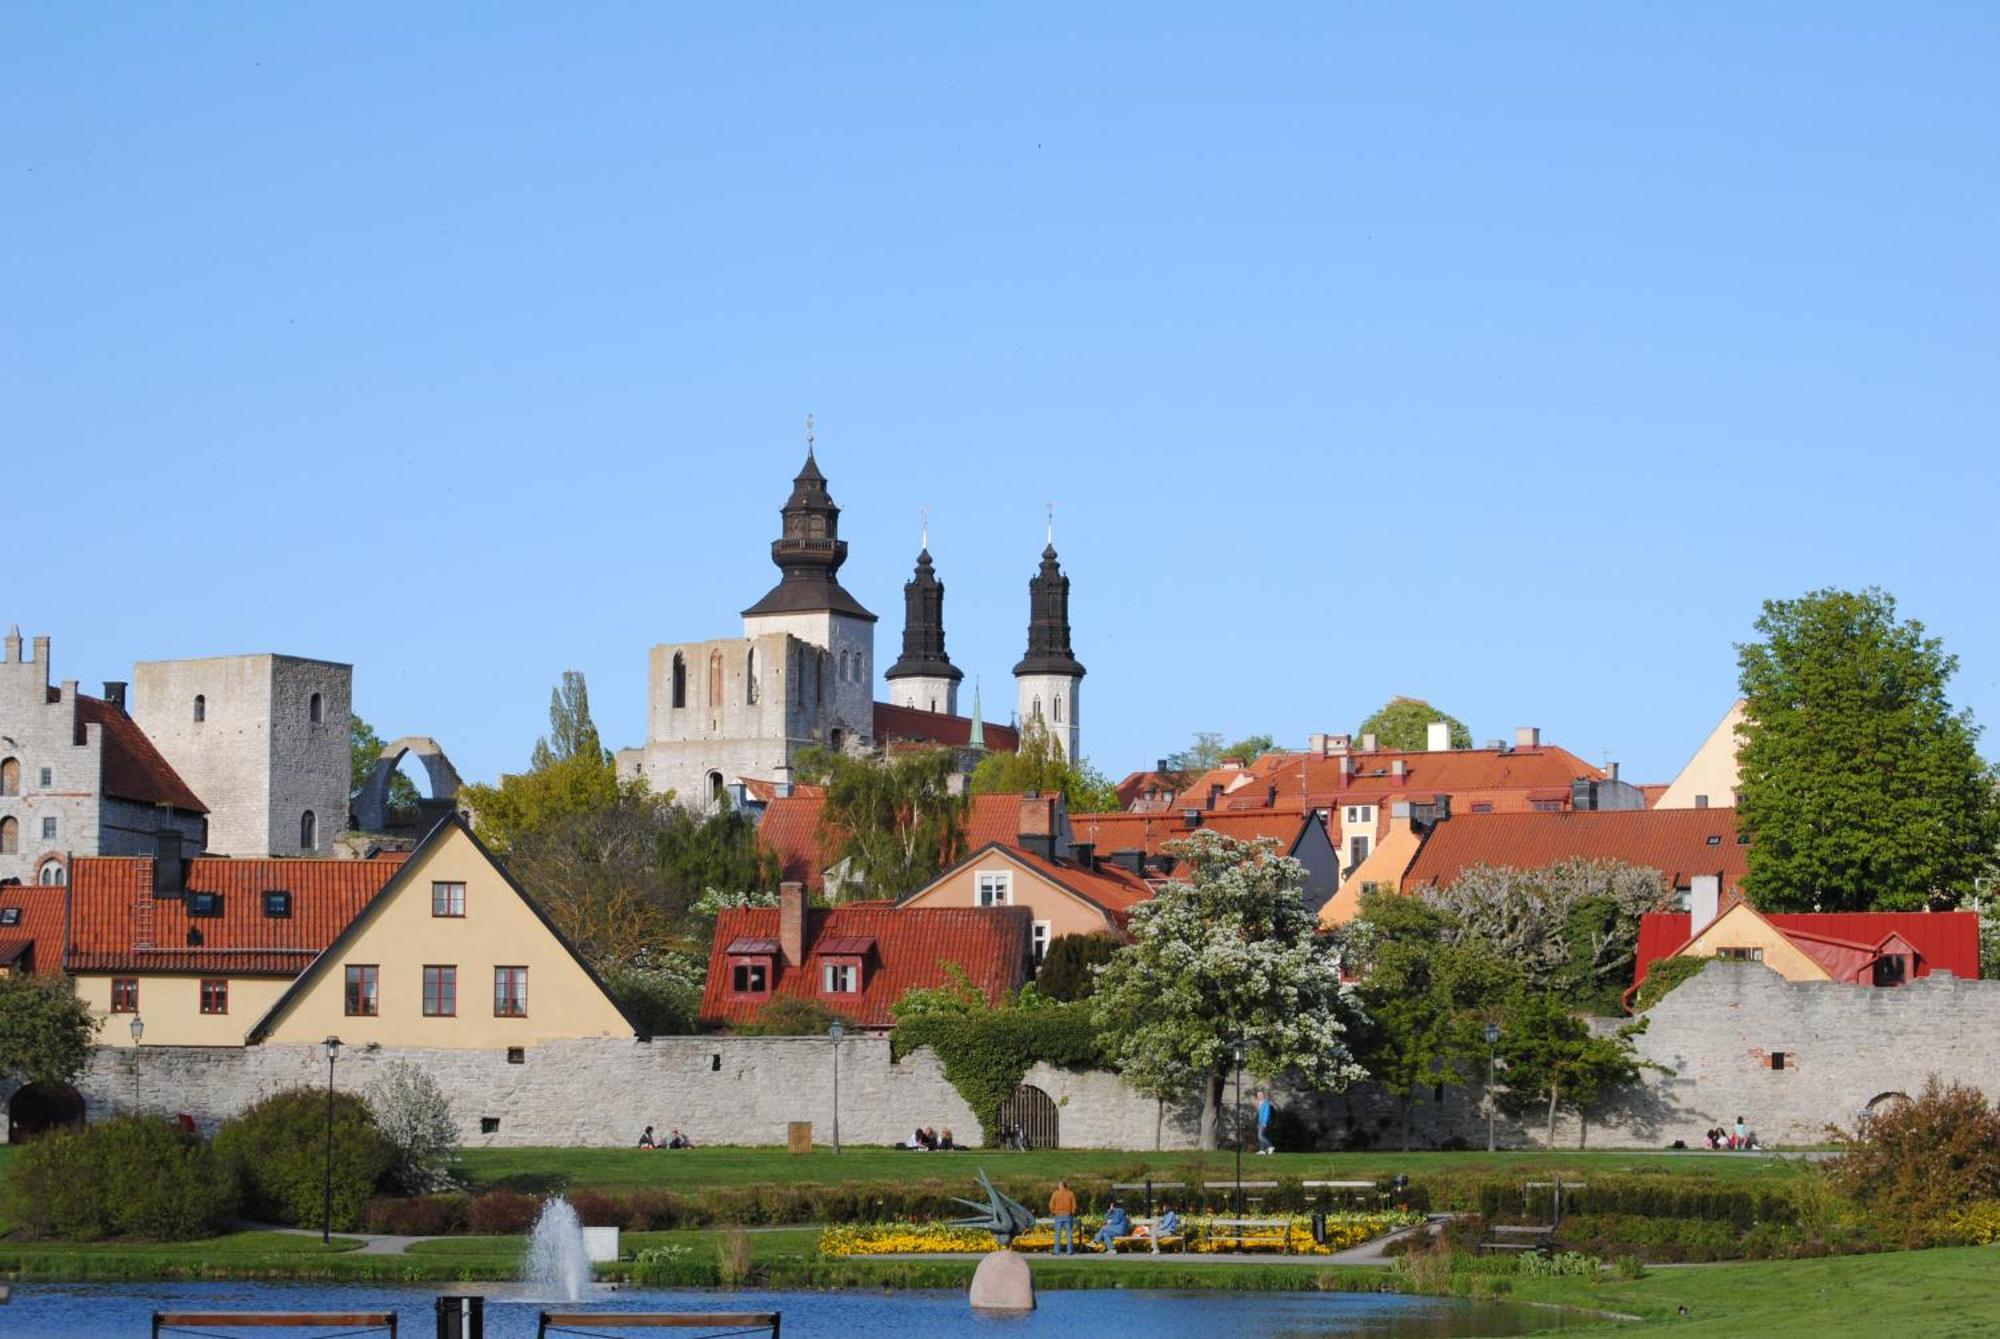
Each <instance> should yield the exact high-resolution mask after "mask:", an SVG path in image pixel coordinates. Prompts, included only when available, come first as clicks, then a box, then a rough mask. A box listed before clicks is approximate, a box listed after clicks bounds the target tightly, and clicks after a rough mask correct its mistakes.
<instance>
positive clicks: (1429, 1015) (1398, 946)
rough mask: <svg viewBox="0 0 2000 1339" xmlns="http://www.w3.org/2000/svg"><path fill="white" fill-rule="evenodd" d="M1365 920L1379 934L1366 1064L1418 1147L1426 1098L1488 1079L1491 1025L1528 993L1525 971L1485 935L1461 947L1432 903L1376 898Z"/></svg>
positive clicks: (1361, 1032) (1360, 1042)
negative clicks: (1420, 1097)
mask: <svg viewBox="0 0 2000 1339" xmlns="http://www.w3.org/2000/svg"><path fill="white" fill-rule="evenodd" d="M1360 920H1361V921H1362V922H1365V923H1366V925H1367V926H1368V928H1369V930H1370V931H1371V932H1372V935H1373V946H1372V951H1371V952H1370V954H1369V958H1370V961H1369V963H1368V972H1367V975H1366V977H1365V978H1364V980H1363V983H1362V985H1361V988H1360V992H1359V994H1360V997H1361V1005H1362V1008H1363V1009H1364V1010H1365V1011H1366V1013H1367V1022H1366V1023H1365V1024H1364V1025H1363V1026H1361V1027H1360V1028H1359V1029H1358V1030H1357V1032H1356V1041H1355V1049H1356V1054H1357V1058H1358V1059H1359V1060H1360V1062H1361V1063H1362V1065H1363V1066H1365V1067H1366V1068H1367V1070H1368V1074H1369V1077H1370V1078H1372V1079H1374V1080H1375V1082H1376V1083H1378V1084H1380V1085H1381V1086H1382V1087H1383V1089H1384V1090H1386V1091H1387V1092H1389V1093H1390V1094H1392V1095H1393V1096H1395V1097H1396V1099H1397V1100H1398V1102H1399V1103H1400V1104H1401V1106H1402V1114H1403V1147H1404V1149H1406V1150H1407V1149H1408V1148H1409V1147H1410V1124H1411V1118H1412V1115H1413V1109H1414V1107H1415V1103H1416V1095H1417V1094H1418V1093H1419V1092H1421V1091H1423V1090H1424V1089H1426V1088H1433V1087H1436V1086H1437V1085H1439V1084H1445V1083H1451V1084H1463V1083H1467V1082H1470V1081H1473V1080H1474V1079H1476V1078H1478V1077H1480V1075H1481V1065H1480V1062H1481V1061H1482V1060H1483V1058H1484V1057H1485V1055H1486V1041H1485V1037H1484V1033H1483V1028H1484V1026H1485V1024H1486V1023H1488V1022H1490V1021H1496V1020H1497V1018H1498V1016H1499V1011H1500V1010H1501V1008H1502V1007H1503V1006H1504V1004H1505V1003H1506V1001H1507V1000H1509V999H1511V998H1512V997H1513V996H1514V995H1516V994H1518V993H1519V992H1520V990H1521V988H1522V984H1523V983H1522V977H1521V969H1520V968H1519V967H1518V966H1516V965H1515V963H1514V962H1513V961H1511V960H1509V959H1508V958H1506V957H1504V956H1502V955H1501V954H1499V953H1497V952H1495V951H1494V950H1493V949H1492V948H1491V947H1489V946H1488V945H1487V944H1485V943H1483V942H1482V941H1480V940H1478V939H1476V938H1464V939H1460V940H1457V941H1456V942H1454V940H1453V939H1452V938H1451V937H1450V936H1449V935H1448V933H1447V932H1448V930H1449V929H1450V928H1451V926H1450V917H1449V915H1448V914H1446V913H1445V912H1443V911H1441V910H1440V909H1438V908H1437V907H1434V906H1431V905H1428V904H1426V903H1425V902H1424V901H1423V900H1422V899H1420V898H1415V897H1404V896H1402V895H1401V894H1397V893H1369V894H1367V895H1366V896H1364V897H1363V898H1362V900H1361V916H1360Z"/></svg>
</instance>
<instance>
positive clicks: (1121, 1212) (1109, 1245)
mask: <svg viewBox="0 0 2000 1339" xmlns="http://www.w3.org/2000/svg"><path fill="white" fill-rule="evenodd" d="M1131 1235H1132V1216H1131V1215H1130V1214H1128V1213H1126V1212H1125V1205H1124V1204H1123V1203H1122V1202H1120V1201H1118V1200H1113V1201H1111V1207H1110V1208H1109V1209H1106V1210H1105V1211H1104V1226H1103V1227H1100V1228H1098V1229H1097V1235H1096V1236H1094V1237H1092V1238H1091V1239H1090V1241H1091V1244H1092V1245H1093V1246H1100V1247H1102V1248H1103V1249H1104V1250H1105V1252H1106V1253H1107V1254H1108V1253H1109V1252H1110V1251H1111V1250H1112V1249H1113V1248H1114V1247H1116V1246H1117V1244H1118V1239H1119V1238H1120V1237H1129V1236H1131Z"/></svg>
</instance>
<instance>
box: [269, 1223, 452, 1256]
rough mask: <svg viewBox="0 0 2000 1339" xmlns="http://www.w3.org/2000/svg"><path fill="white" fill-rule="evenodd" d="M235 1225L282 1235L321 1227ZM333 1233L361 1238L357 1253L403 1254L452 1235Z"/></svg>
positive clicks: (315, 1233) (311, 1234) (301, 1234)
mask: <svg viewBox="0 0 2000 1339" xmlns="http://www.w3.org/2000/svg"><path fill="white" fill-rule="evenodd" d="M233 1226H234V1227H235V1228H236V1229H237V1230H238V1231H241V1232H275V1233H277V1234H278V1235H279V1236H281V1237H317V1236H318V1235H319V1229H318V1228H316V1227H279V1226H277V1225H276V1224H275V1223H236V1224H234V1225H233ZM333 1235H334V1236H336V1237H344V1238H346V1239H347V1240H349V1241H353V1240H356V1239H359V1240H360V1242H361V1247H360V1249H359V1250H357V1251H355V1252H354V1254H356V1255H403V1254H406V1253H408V1251H409V1249H410V1247H411V1246H412V1245H414V1244H415V1243H417V1242H420V1241H450V1240H451V1238H450V1237H396V1236H391V1235H389V1234H388V1233H386V1232H336V1233H334V1234H333Z"/></svg>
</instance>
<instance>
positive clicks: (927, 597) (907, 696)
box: [883, 534, 965, 716]
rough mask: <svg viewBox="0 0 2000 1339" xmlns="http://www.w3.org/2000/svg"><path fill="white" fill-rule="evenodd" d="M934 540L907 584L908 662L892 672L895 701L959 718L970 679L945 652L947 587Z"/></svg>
mask: <svg viewBox="0 0 2000 1339" xmlns="http://www.w3.org/2000/svg"><path fill="white" fill-rule="evenodd" d="M929 538H930V537H929V535H928V534H927V535H926V536H925V543H924V546H923V548H922V549H921V550H920V551H919V552H918V553H917V570H916V573H915V575H913V576H912V577H911V578H910V579H909V580H908V581H906V582H904V583H903V658H902V659H901V660H898V661H897V662H896V663H895V664H894V665H891V666H890V667H889V672H888V673H887V674H886V675H884V676H883V677H884V678H886V679H887V680H888V681H889V700H890V701H892V702H895V703H897V704H898V705H900V706H905V707H915V708H916V709H917V710H918V711H939V712H943V713H944V714H945V715H947V716H956V715H958V685H959V681H960V680H962V679H963V678H965V675H964V674H963V673H962V672H961V671H960V670H959V668H958V666H956V665H954V664H952V663H951V657H950V656H948V655H946V654H945V650H944V583H943V582H942V581H939V580H938V579H937V573H936V572H935V571H934V570H933V569H932V567H931V549H930V543H929Z"/></svg>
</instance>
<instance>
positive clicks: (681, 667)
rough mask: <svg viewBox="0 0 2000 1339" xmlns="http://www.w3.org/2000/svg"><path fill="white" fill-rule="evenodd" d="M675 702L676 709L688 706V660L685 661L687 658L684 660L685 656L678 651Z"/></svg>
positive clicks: (675, 673) (675, 666)
mask: <svg viewBox="0 0 2000 1339" xmlns="http://www.w3.org/2000/svg"><path fill="white" fill-rule="evenodd" d="M673 702H674V705H675V706H676V707H685V706H686V705H687V704H688V666H687V660H686V659H685V658H684V657H683V656H682V655H681V653H680V652H679V651H676V652H674V697H673Z"/></svg>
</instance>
